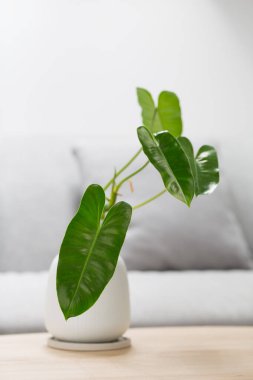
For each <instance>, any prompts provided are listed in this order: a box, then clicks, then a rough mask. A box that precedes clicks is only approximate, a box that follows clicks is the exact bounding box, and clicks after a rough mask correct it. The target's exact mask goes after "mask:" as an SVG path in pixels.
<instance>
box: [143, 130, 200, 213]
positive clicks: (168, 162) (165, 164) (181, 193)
mask: <svg viewBox="0 0 253 380" xmlns="http://www.w3.org/2000/svg"><path fill="white" fill-rule="evenodd" d="M137 133H138V137H139V140H140V142H141V145H142V147H143V151H144V153H145V154H146V156H147V157H148V159H149V161H150V162H151V163H152V164H153V165H154V167H155V168H156V169H157V170H158V171H159V173H160V174H161V177H162V180H163V183H164V185H165V187H166V189H167V190H168V192H169V193H171V194H172V195H173V196H174V197H176V198H177V199H179V200H181V201H183V202H184V203H186V204H187V205H188V206H190V204H191V201H192V198H193V196H194V180H193V176H192V172H191V168H190V164H189V161H188V158H187V156H186V153H185V151H184V149H183V148H182V147H181V145H180V143H179V142H178V141H177V139H176V138H175V137H173V136H172V135H171V134H170V133H169V132H168V131H163V132H160V133H158V134H157V135H156V136H153V135H152V134H151V133H150V132H149V130H148V129H147V128H145V127H139V128H138V129H137Z"/></svg>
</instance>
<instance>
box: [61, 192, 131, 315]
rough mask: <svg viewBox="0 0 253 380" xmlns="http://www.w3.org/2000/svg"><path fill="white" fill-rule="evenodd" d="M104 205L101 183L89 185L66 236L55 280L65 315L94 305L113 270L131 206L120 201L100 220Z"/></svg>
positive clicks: (126, 227) (128, 219)
mask: <svg viewBox="0 0 253 380" xmlns="http://www.w3.org/2000/svg"><path fill="white" fill-rule="evenodd" d="M104 205H105V193H104V190H103V189H102V187H101V186H99V185H91V186H89V187H88V188H87V190H86V192H85V193H84V196H83V198H82V200H81V204H80V208H79V210H78V211H77V214H76V215H75V216H74V218H73V219H72V221H71V222H70V224H69V226H68V228H67V231H66V234H65V237H64V239H63V242H62V245H61V249H60V255H59V262H58V268H57V281H56V283H57V295H58V300H59V304H60V307H61V310H62V312H63V314H64V316H65V319H68V318H70V317H75V316H77V315H80V314H82V313H83V312H85V311H86V310H88V309H89V308H90V307H91V306H92V305H94V303H95V302H96V301H97V299H98V298H99V296H100V295H101V293H102V291H103V290H104V288H105V286H106V285H107V283H108V282H109V281H110V279H111V277H112V275H113V273H114V270H115V267H116V264H117V261H118V256H119V253H120V249H121V247H122V244H123V242H124V239H125V235H126V232H127V229H128V226H129V223H130V219H131V214H132V208H131V206H130V205H129V204H128V203H125V202H119V203H117V204H116V205H114V206H113V207H112V208H111V209H110V210H109V212H108V214H107V215H106V217H105V220H104V221H103V222H101V216H102V213H103V209H104Z"/></svg>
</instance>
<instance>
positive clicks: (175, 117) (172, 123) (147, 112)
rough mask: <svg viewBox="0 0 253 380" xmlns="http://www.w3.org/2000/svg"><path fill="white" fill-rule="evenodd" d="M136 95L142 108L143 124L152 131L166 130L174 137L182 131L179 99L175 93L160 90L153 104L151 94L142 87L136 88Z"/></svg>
mask: <svg viewBox="0 0 253 380" xmlns="http://www.w3.org/2000/svg"><path fill="white" fill-rule="evenodd" d="M137 97H138V102H139V105H140V106H141V109H142V122H143V125H144V126H145V127H146V128H147V129H148V130H149V131H150V132H152V133H157V132H161V131H168V132H170V134H172V135H173V136H175V137H178V136H180V135H181V133H182V129H183V126H182V118H181V109H180V103H179V99H178V97H177V95H176V94H174V93H173V92H169V91H162V92H161V93H160V95H159V98H158V107H156V106H155V103H154V100H153V98H152V96H151V94H150V93H149V92H148V91H147V90H145V89H144V88H137Z"/></svg>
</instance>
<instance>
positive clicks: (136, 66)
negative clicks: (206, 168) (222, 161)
mask: <svg viewBox="0 0 253 380" xmlns="http://www.w3.org/2000/svg"><path fill="white" fill-rule="evenodd" d="M252 17H253V1H249V0H248V1H247V0H244V1H240V0H22V1H20V0H2V1H1V3H0V28H1V35H0V36H1V37H0V38H1V40H0V54H1V59H0V133H1V134H2V135H3V134H4V135H7V134H8V135H10V134H22V135H23V134H54V135H55V134H78V135H79V134H85V135H86V134H94V133H97V131H99V132H101V133H103V134H109V135H112V134H113V133H117V134H118V135H124V136H129V135H131V136H134V135H135V127H136V126H138V124H140V117H139V109H138V106H137V103H136V97H135V87H136V86H143V87H146V88H148V89H150V91H152V92H153V93H155V94H157V93H158V92H159V91H160V90H162V89H170V90H174V91H175V92H177V93H178V94H179V96H180V98H181V102H182V108H183V115H184V122H185V131H186V134H187V135H191V134H195V132H196V131H198V133H199V134H200V135H201V136H202V135H203V136H204V135H206V134H209V133H210V132H211V133H212V135H213V136H226V135H228V136H230V137H231V136H232V137H236V136H238V132H239V134H240V135H242V134H245V133H247V134H248V133H249V131H251V130H252V127H253V115H252V114H253V113H252V104H253V101H252V100H253V99H252V98H253V97H252V91H253V43H252V37H253V23H252ZM252 135H253V134H251V136H252Z"/></svg>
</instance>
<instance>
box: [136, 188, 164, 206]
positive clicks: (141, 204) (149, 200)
mask: <svg viewBox="0 0 253 380" xmlns="http://www.w3.org/2000/svg"><path fill="white" fill-rule="evenodd" d="M166 191H167V189H164V190H163V191H161V192H160V193H158V194H156V195H154V196H153V197H151V198H149V199H147V200H146V201H144V202H142V203H139V204H138V205H136V206H134V207H133V210H137V209H138V208H140V207H142V206H145V205H146V204H148V203H150V202H152V201H154V200H155V199H156V198H159V197H160V196H161V195H163V194H164V193H165V192H166Z"/></svg>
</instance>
